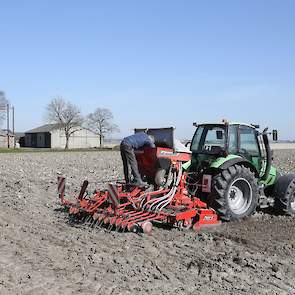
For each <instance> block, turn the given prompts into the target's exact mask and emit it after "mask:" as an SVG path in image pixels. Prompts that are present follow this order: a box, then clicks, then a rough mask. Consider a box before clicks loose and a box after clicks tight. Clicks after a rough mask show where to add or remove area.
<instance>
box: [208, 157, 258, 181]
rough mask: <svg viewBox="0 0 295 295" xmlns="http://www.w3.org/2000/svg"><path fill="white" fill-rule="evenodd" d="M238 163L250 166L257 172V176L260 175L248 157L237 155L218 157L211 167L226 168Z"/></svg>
mask: <svg viewBox="0 0 295 295" xmlns="http://www.w3.org/2000/svg"><path fill="white" fill-rule="evenodd" d="M236 164H239V165H243V166H245V167H249V168H250V169H251V170H252V171H253V172H254V173H255V176H256V177H257V178H258V177H259V172H258V171H257V169H256V167H255V166H254V165H253V164H252V163H251V162H250V161H248V160H247V159H245V158H243V157H240V156H237V155H229V156H227V157H222V158H218V159H216V160H215V161H214V162H213V163H212V164H211V166H210V168H216V169H221V170H225V169H227V168H229V167H231V166H233V165H236Z"/></svg>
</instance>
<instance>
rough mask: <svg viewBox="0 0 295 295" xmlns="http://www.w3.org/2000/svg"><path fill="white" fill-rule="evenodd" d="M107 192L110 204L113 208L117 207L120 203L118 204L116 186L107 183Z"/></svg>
mask: <svg viewBox="0 0 295 295" xmlns="http://www.w3.org/2000/svg"><path fill="white" fill-rule="evenodd" d="M108 191H109V193H110V199H111V202H112V204H113V205H114V207H115V208H116V207H118V206H119V204H120V202H119V198H118V196H119V193H118V189H117V186H116V184H113V183H109V184H108Z"/></svg>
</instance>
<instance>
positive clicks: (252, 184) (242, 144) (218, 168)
mask: <svg viewBox="0 0 295 295" xmlns="http://www.w3.org/2000/svg"><path fill="white" fill-rule="evenodd" d="M194 126H196V127H197V130H196V131H195V134H194V136H193V139H192V142H191V152H192V159H191V165H190V167H189V175H190V178H189V179H190V183H189V185H190V188H191V187H192V189H193V190H191V191H192V194H198V195H201V196H202V198H203V199H204V200H205V201H206V202H207V203H208V204H210V205H211V206H212V208H214V209H215V210H216V211H217V212H218V213H219V215H220V216H221V218H222V219H224V220H234V219H240V218H243V217H246V216H249V215H251V214H252V213H253V212H254V211H255V210H256V207H257V206H260V207H262V206H264V204H267V205H269V204H271V203H273V202H274V198H273V197H274V195H275V189H274V187H275V184H276V181H277V179H278V174H277V170H276V168H275V167H273V166H272V152H271V150H270V145H269V140H268V135H269V134H270V133H269V132H268V129H267V128H265V129H264V130H263V131H262V132H260V131H259V126H258V125H250V124H244V123H235V122H231V123H230V122H227V121H223V122H222V123H217V124H212V123H211V124H198V125H197V124H195V123H194ZM272 134H273V140H274V141H276V140H277V131H276V130H274V131H273V132H272ZM290 179H291V178H290ZM292 179H293V178H292ZM288 181H289V180H288ZM289 183H290V181H289V182H288V184H289ZM294 208H295V206H294Z"/></svg>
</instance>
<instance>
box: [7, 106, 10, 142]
mask: <svg viewBox="0 0 295 295" xmlns="http://www.w3.org/2000/svg"><path fill="white" fill-rule="evenodd" d="M9 137H10V134H9V104H7V148H10V138H9Z"/></svg>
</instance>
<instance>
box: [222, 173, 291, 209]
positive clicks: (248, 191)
mask: <svg viewBox="0 0 295 295" xmlns="http://www.w3.org/2000/svg"><path fill="white" fill-rule="evenodd" d="M227 199H228V205H229V207H230V209H231V211H232V212H233V213H234V214H236V215H242V214H244V213H245V212H247V210H248V209H249V207H250V206H251V203H252V199H253V190H252V186H251V184H250V183H249V181H248V180H246V179H244V178H238V179H236V180H235V181H234V182H233V183H232V184H231V186H230V188H229V190H228V195H227ZM294 206H295V202H294Z"/></svg>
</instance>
